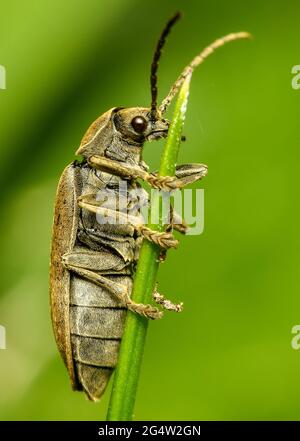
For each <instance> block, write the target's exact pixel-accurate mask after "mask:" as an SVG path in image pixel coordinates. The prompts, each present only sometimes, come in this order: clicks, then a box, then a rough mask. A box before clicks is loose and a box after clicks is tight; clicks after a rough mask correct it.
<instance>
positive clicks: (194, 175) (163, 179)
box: [149, 164, 207, 191]
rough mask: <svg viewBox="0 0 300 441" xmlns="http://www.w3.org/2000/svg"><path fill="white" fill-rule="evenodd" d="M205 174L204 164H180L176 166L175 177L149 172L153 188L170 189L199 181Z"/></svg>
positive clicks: (205, 167)
mask: <svg viewBox="0 0 300 441" xmlns="http://www.w3.org/2000/svg"><path fill="white" fill-rule="evenodd" d="M206 175H207V166H206V165H204V164H180V165H178V166H176V170H175V177H170V176H158V173H157V172H153V173H151V176H152V178H150V180H151V179H152V180H153V181H152V182H153V185H152V184H151V182H149V183H150V184H151V185H152V186H153V187H154V188H159V189H161V190H165V191H172V190H176V189H180V188H182V187H185V186H186V185H188V184H192V183H194V182H197V181H199V180H200V179H202V178H204V176H206Z"/></svg>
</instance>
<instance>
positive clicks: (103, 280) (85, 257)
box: [62, 250, 162, 319]
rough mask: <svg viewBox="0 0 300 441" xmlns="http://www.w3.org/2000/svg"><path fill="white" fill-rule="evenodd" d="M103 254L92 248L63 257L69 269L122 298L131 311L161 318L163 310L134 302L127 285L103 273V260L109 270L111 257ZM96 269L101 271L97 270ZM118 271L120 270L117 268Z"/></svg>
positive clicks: (153, 317)
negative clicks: (108, 264)
mask: <svg viewBox="0 0 300 441" xmlns="http://www.w3.org/2000/svg"><path fill="white" fill-rule="evenodd" d="M102 254H103V253H99V252H97V251H91V250H88V251H82V250H76V251H74V252H72V253H66V254H64V255H63V257H62V261H63V265H64V266H65V268H67V269H68V270H69V271H72V272H74V273H76V274H77V275H79V276H81V277H83V278H85V279H87V280H89V281H91V282H94V283H95V284H97V285H100V286H101V287H103V288H106V289H107V290H109V291H110V292H111V293H112V294H113V295H115V296H116V298H117V299H118V300H120V302H121V303H123V304H124V305H125V306H126V307H127V308H128V309H130V310H131V311H133V312H136V313H137V314H140V315H143V316H145V317H148V318H151V319H159V318H161V317H162V312H161V311H159V309H158V308H156V307H154V306H152V305H144V304H142V303H136V302H134V301H133V300H131V298H130V293H129V292H128V289H127V288H126V286H124V285H122V284H120V283H116V282H115V281H113V280H111V279H109V278H108V277H105V275H103V274H101V269H102V268H101V265H103V262H104V265H105V268H103V269H104V271H106V272H107V271H108V269H107V259H109V258H110V256H108V254H109V253H106V254H107V256H106V257H105V256H103V255H102ZM112 259H113V258H112ZM96 269H97V270H98V271H99V272H96ZM116 271H118V270H117V269H116ZM112 273H113V268H112Z"/></svg>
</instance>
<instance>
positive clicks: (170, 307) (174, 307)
mask: <svg viewBox="0 0 300 441" xmlns="http://www.w3.org/2000/svg"><path fill="white" fill-rule="evenodd" d="M153 299H154V301H155V302H156V303H157V304H158V305H160V306H162V307H163V308H164V309H166V310H167V311H175V312H182V310H183V303H182V302H180V303H177V304H176V303H173V302H171V300H168V299H166V298H165V297H164V296H163V295H162V294H160V293H159V292H157V287H156V286H155V289H154V292H153Z"/></svg>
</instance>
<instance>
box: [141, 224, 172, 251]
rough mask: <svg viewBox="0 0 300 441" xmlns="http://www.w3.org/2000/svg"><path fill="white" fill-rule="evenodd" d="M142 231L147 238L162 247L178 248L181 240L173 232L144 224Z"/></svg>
mask: <svg viewBox="0 0 300 441" xmlns="http://www.w3.org/2000/svg"><path fill="white" fill-rule="evenodd" d="M140 231H141V234H142V236H143V237H144V238H145V239H147V240H149V241H150V242H154V243H156V245H159V246H160V247H161V248H164V249H168V248H177V246H178V243H179V242H178V240H177V239H175V237H174V236H173V234H172V233H169V232H159V231H154V230H151V228H148V227H145V226H142V227H141V230H140Z"/></svg>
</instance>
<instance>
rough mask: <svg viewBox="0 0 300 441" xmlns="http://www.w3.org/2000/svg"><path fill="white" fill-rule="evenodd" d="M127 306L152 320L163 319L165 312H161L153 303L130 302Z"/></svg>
mask: <svg viewBox="0 0 300 441" xmlns="http://www.w3.org/2000/svg"><path fill="white" fill-rule="evenodd" d="M127 308H128V309H130V311H132V312H136V313H137V314H140V315H143V316H144V317H147V318H149V319H152V320H157V319H161V318H162V316H163V312H161V311H160V310H159V309H158V308H156V307H155V306H152V305H144V304H143V303H134V302H132V303H129V304H128V305H127Z"/></svg>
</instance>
